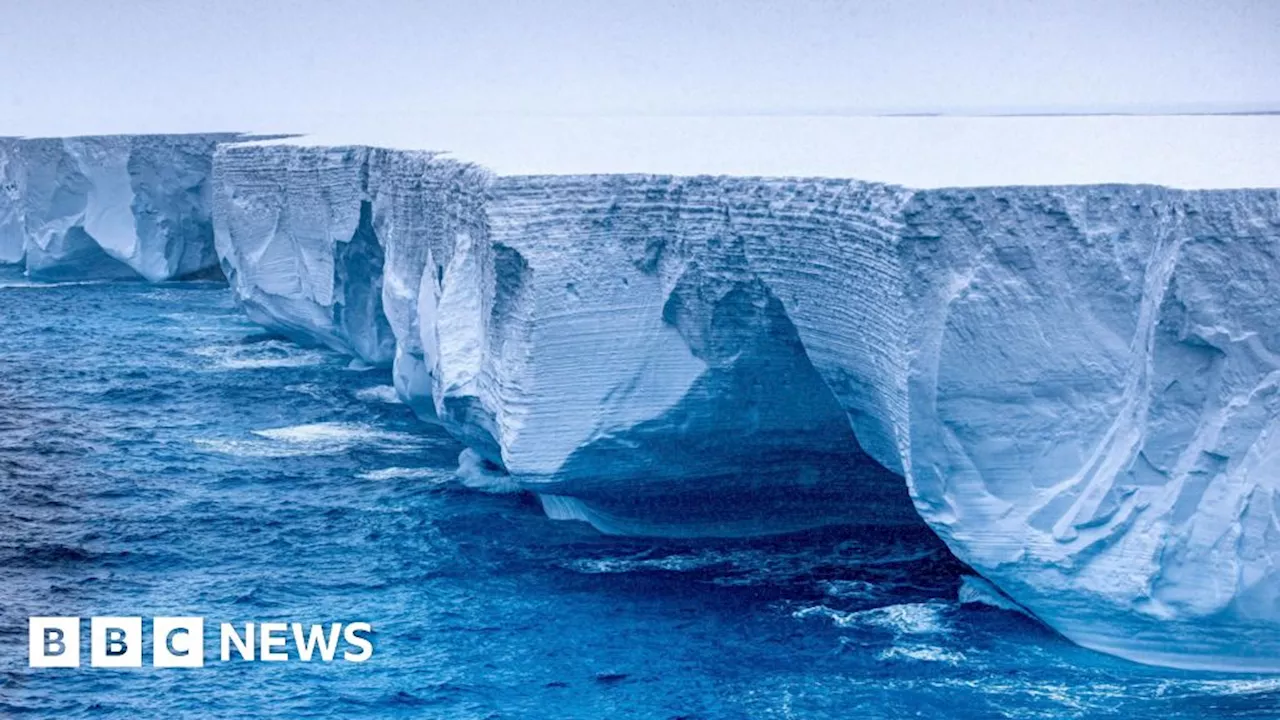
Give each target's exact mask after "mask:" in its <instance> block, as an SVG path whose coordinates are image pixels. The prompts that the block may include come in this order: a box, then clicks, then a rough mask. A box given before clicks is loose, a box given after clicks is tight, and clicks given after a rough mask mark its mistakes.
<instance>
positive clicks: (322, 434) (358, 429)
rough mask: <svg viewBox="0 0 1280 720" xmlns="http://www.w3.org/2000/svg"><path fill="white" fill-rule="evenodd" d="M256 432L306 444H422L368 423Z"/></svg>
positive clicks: (297, 426)
mask: <svg viewBox="0 0 1280 720" xmlns="http://www.w3.org/2000/svg"><path fill="white" fill-rule="evenodd" d="M253 434H254V435H257V436H258V437H263V438H267V439H269V440H279V441H281V442H287V443H295V444H303V445H332V444H342V445H348V446H349V445H355V444H358V443H383V444H385V443H391V444H409V445H417V444H419V441H420V438H419V437H417V436H416V435H410V434H408V433H402V432H396V431H394V430H379V429H378V428H375V427H373V426H372V425H366V424H365V423H348V422H318V423H305V424H302V425H289V426H287V427H279V428H271V429H268V430H254V431H253Z"/></svg>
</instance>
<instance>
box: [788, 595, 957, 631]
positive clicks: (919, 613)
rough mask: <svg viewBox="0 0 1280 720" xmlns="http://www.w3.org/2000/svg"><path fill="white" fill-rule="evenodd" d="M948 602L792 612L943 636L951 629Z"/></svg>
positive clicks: (811, 608)
mask: <svg viewBox="0 0 1280 720" xmlns="http://www.w3.org/2000/svg"><path fill="white" fill-rule="evenodd" d="M949 609H950V606H949V605H947V604H946V603H939V602H927V603H902V604H898V605H885V606H883V607H878V608H872V609H870V610H857V611H853V612H846V611H843V610H836V609H834V608H830V607H828V606H826V605H813V606H809V607H805V608H801V609H800V610H796V611H795V612H793V613H791V616H792V617H795V618H809V617H814V616H817V617H826V618H830V619H831V622H832V623H834V624H835V625H836V626H837V627H842V628H848V627H872V628H879V629H882V630H888V631H890V632H892V633H894V634H895V635H939V634H945V633H948V632H950V631H951V622H950V619H949V618H947V616H946V614H945V613H946V611H947V610H949Z"/></svg>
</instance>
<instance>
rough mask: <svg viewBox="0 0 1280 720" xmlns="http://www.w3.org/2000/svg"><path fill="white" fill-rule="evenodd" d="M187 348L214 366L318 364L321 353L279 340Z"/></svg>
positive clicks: (254, 367)
mask: <svg viewBox="0 0 1280 720" xmlns="http://www.w3.org/2000/svg"><path fill="white" fill-rule="evenodd" d="M191 352H192V353H193V354H195V355H198V356H200V357H203V358H207V359H209V360H212V361H213V367H214V369H217V370H256V369H262V368H290V367H307V366H311V365H319V364H321V363H323V362H324V361H325V360H326V356H325V354H324V353H322V352H320V351H318V350H308V349H306V348H301V347H298V346H296V345H292V344H289V343H286V342H282V341H280V340H267V341H265V342H260V343H252V344H249V345H206V346H203V347H198V348H194V349H192V350H191Z"/></svg>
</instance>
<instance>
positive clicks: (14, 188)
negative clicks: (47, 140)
mask: <svg viewBox="0 0 1280 720" xmlns="http://www.w3.org/2000/svg"><path fill="white" fill-rule="evenodd" d="M19 142H21V141H20V140H19V139H18V138H0V264H5V265H10V264H15V263H20V262H22V257H23V251H22V245H23V241H24V239H25V232H24V228H23V222H22V187H23V184H24V178H23V175H22V172H21V165H20V163H19V162H18V143H19Z"/></svg>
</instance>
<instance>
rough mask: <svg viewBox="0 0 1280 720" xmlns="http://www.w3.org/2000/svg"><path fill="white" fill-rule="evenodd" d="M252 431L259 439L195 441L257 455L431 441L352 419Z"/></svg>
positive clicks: (403, 446)
mask: <svg viewBox="0 0 1280 720" xmlns="http://www.w3.org/2000/svg"><path fill="white" fill-rule="evenodd" d="M251 434H253V435H255V436H257V438H260V439H251V440H244V439H236V438H201V439H197V440H196V441H195V444H196V445H197V446H198V447H201V448H203V449H205V450H209V451H213V452H218V453H222V454H225V455H233V456H236V457H258V458H280V457H300V456H307V455H337V454H341V453H345V452H348V451H349V450H351V449H352V448H355V447H359V446H369V447H373V448H376V449H378V450H381V451H382V452H411V451H414V450H418V449H421V448H422V447H423V446H424V445H426V444H429V442H428V441H427V440H426V439H424V438H421V437H419V436H417V435H411V434H409V433H402V432H395V431H392V430H380V429H378V428H375V427H373V426H371V425H367V424H364V423H349V422H321V423H307V424H303V425H290V426H287V427H280V428H270V429H267V430H253V431H252V432H251Z"/></svg>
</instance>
